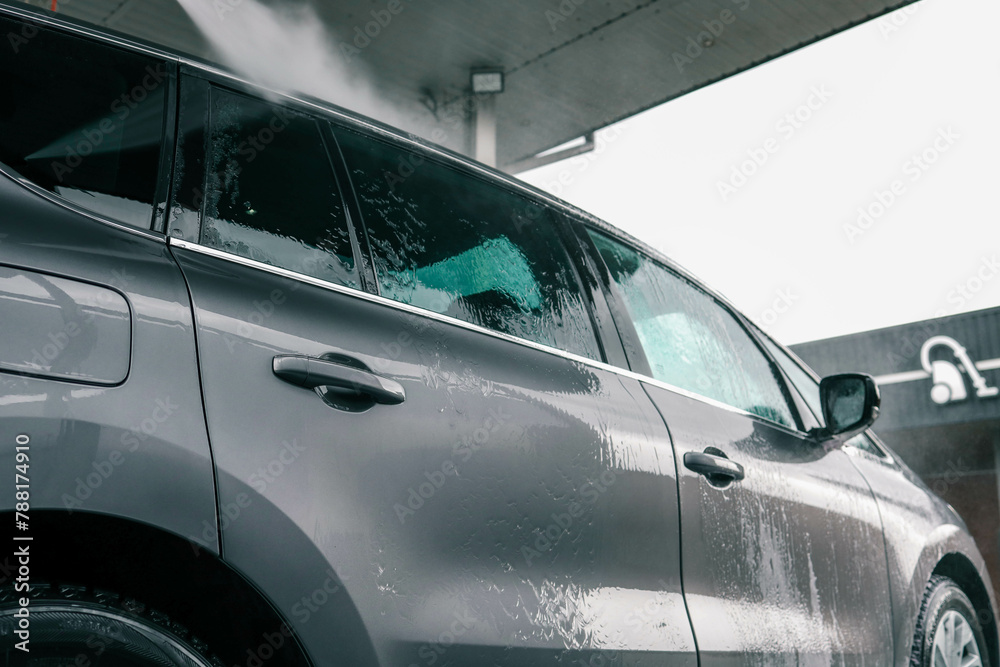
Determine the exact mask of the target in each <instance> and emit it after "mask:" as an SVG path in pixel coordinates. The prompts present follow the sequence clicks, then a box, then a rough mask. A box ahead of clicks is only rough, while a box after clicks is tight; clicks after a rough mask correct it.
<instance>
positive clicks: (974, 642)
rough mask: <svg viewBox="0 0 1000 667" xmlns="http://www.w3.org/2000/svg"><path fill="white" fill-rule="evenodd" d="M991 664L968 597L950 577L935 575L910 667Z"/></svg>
mask: <svg viewBox="0 0 1000 667" xmlns="http://www.w3.org/2000/svg"><path fill="white" fill-rule="evenodd" d="M976 657H978V658H979V662H976V661H975V658H976ZM990 664H991V663H990V660H989V655H988V654H987V651H986V640H985V638H984V637H983V630H982V628H981V627H980V625H979V619H978V618H977V615H976V610H975V607H973V606H972V602H971V601H969V597H968V596H967V595H966V594H965V593H963V592H962V589H961V588H959V587H958V584H956V583H955V582H954V581H952V580H951V579H949V578H948V577H943V576H940V575H934V576H933V577H931V579H930V581H929V582H928V583H927V588H926V589H925V591H924V598H923V601H922V603H921V605H920V613H919V615H918V616H917V627H916V632H915V635H914V639H913V652H912V653H911V654H910V667H950V666H951V665H963V666H966V665H967V666H968V667H973V666H974V665H980V666H981V667H989V666H990Z"/></svg>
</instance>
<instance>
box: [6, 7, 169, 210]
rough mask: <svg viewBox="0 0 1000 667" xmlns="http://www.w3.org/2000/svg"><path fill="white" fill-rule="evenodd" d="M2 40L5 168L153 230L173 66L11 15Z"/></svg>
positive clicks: (73, 199) (76, 201)
mask: <svg viewBox="0 0 1000 667" xmlns="http://www.w3.org/2000/svg"><path fill="white" fill-rule="evenodd" d="M0 35H3V48H0V90H3V94H2V95H0V162H2V163H3V164H4V165H6V166H7V167H9V168H10V169H12V170H14V171H15V172H17V173H18V174H19V175H20V176H22V177H23V178H25V179H27V180H29V181H31V182H32V183H34V184H35V185H38V186H39V187H42V188H44V189H46V190H48V191H50V192H53V193H55V194H58V195H60V196H62V197H63V198H65V199H68V200H70V201H72V202H74V203H75V204H77V205H79V206H82V207H84V208H87V209H90V210H91V211H94V212H96V213H100V214H102V215H105V216H107V217H109V218H113V219H116V220H120V221H121V222H125V223H128V224H130V225H134V226H137V227H142V228H147V229H148V228H149V227H150V225H151V223H152V214H153V200H154V198H155V191H156V175H157V168H158V165H159V157H160V149H161V146H162V142H163V127H164V123H163V118H164V110H165V108H166V99H167V94H166V89H167V79H168V72H167V69H166V65H165V64H164V63H163V62H161V61H157V60H154V59H152V58H148V57H145V56H141V55H138V54H134V53H130V52H128V51H124V50H120V49H115V48H112V47H108V46H104V45H103V44H99V43H95V42H93V41H90V40H85V39H80V38H78V37H71V36H69V35H64V34H62V33H59V32H56V31H53V30H48V29H46V28H39V27H37V26H33V25H30V24H27V23H22V22H20V21H14V20H11V19H7V18H0Z"/></svg>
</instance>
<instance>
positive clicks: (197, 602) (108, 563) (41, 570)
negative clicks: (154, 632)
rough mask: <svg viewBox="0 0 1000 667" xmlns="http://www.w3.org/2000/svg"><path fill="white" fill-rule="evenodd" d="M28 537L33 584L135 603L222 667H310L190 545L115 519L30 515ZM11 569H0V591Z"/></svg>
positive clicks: (269, 613)
mask: <svg viewBox="0 0 1000 667" xmlns="http://www.w3.org/2000/svg"><path fill="white" fill-rule="evenodd" d="M0 522H3V524H4V525H8V526H13V525H14V517H13V513H12V512H0ZM31 534H32V536H33V540H32V541H31V542H30V549H31V560H30V581H31V582H32V583H35V582H43V581H44V582H46V583H49V584H53V585H59V584H70V585H86V586H88V587H93V588H95V589H102V590H107V591H110V592H114V593H118V594H121V595H122V596H126V597H131V598H134V599H135V600H137V601H138V602H140V603H143V604H145V605H147V606H148V607H149V608H150V609H155V610H156V611H158V612H161V613H163V614H166V615H167V616H168V617H170V618H171V619H173V620H174V621H176V622H179V623H181V624H183V625H184V626H185V627H186V628H187V629H188V630H190V631H191V634H192V635H194V636H197V637H198V638H199V639H201V640H203V641H205V642H206V643H208V645H209V646H210V647H211V648H212V651H213V652H214V653H216V654H218V656H219V657H220V658H223V659H224V662H225V664H227V665H237V666H243V665H257V664H261V663H266V664H267V665H268V666H269V667H271V666H274V667H309V666H311V665H313V662H312V661H311V660H310V658H309V656H308V654H307V652H306V650H305V649H304V647H303V646H302V644H301V642H300V640H299V638H298V637H297V633H296V632H295V629H294V626H293V624H292V623H289V622H288V620H287V619H285V618H284V617H283V616H282V614H281V613H280V612H279V611H278V610H277V608H276V607H275V605H274V604H272V603H271V601H270V600H268V599H267V598H266V596H264V595H263V594H262V593H261V592H260V591H259V590H257V588H256V587H255V586H254V585H253V584H252V583H251V582H249V581H248V580H247V579H246V578H245V577H244V576H243V575H241V574H240V573H239V572H237V571H236V570H235V569H233V568H232V567H230V566H229V565H227V564H226V563H225V562H224V561H223V560H221V559H220V558H219V557H218V556H217V555H215V554H214V553H212V552H210V551H208V550H207V549H204V548H203V547H200V546H199V545H196V544H195V543H194V542H193V541H189V540H186V539H184V538H182V537H179V536H178V535H175V534H173V533H170V532H167V531H164V530H162V529H160V528H157V527H155V526H151V525H149V524H145V523H141V522H137V521H134V520H129V519H125V518H121V517H117V516H112V515H107V514H99V513H94V512H85V511H77V512H66V511H61V510H42V509H38V510H32V512H31ZM16 570H17V568H16V567H11V563H10V562H0V586H5V585H8V584H9V583H11V581H12V580H13V579H14V577H16V576H17V574H16ZM151 572H153V573H155V574H156V576H150V573H151ZM254 656H256V657H257V658H258V659H257V660H252V657H254Z"/></svg>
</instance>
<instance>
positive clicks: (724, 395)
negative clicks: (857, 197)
mask: <svg viewBox="0 0 1000 667" xmlns="http://www.w3.org/2000/svg"><path fill="white" fill-rule="evenodd" d="M587 236H588V237H589V239H590V241H591V242H592V243H593V251H594V252H595V254H596V255H598V256H599V257H600V258H601V259H602V260H603V263H604V267H605V268H606V269H607V272H608V276H609V282H610V283H611V285H612V293H613V294H614V297H615V301H614V302H615V303H617V304H618V306H617V307H618V308H619V315H618V319H619V320H620V321H624V322H625V326H624V327H623V338H624V339H626V340H631V341H633V343H632V344H630V345H626V347H627V349H630V350H632V352H633V354H632V358H633V361H634V364H635V365H636V367H637V368H638V369H639V370H640V371H641V372H643V373H644V374H648V375H649V379H646V380H644V381H643V386H644V388H645V390H646V392H647V393H648V394H649V396H650V398H652V400H653V402H654V403H655V404H656V406H657V408H658V409H659V411H660V413H661V414H662V416H663V419H664V421H665V422H666V424H667V426H668V428H669V430H670V435H671V438H672V441H673V445H674V453H675V457H676V460H677V462H678V479H679V489H680V509H681V528H682V562H683V571H682V575H683V581H684V590H685V598H686V600H687V604H688V609H689V611H690V614H691V621H692V625H693V627H694V632H695V637H696V639H697V642H698V651H699V657H700V662H701V665H703V666H708V665H760V664H768V665H772V664H775V665H778V664H789V665H792V664H824V665H826V664H848V665H860V664H889V663H890V662H891V656H892V632H891V627H892V626H891V604H890V599H889V592H888V578H887V572H886V558H885V547H884V542H883V537H882V528H881V521H880V518H879V513H878V509H877V507H876V504H875V500H874V498H873V496H872V494H871V491H870V489H869V488H868V486H867V484H866V482H865V480H864V479H863V477H862V476H861V475H860V474H859V473H858V471H857V470H856V469H855V468H854V466H853V465H852V464H851V460H850V458H849V457H848V456H847V455H846V454H845V453H844V452H843V451H841V450H837V449H834V450H832V451H828V450H827V448H824V447H822V446H820V445H817V444H816V443H815V442H813V441H812V440H811V439H810V438H809V437H808V436H807V435H806V433H805V432H804V430H805V429H804V427H803V425H802V422H801V421H800V420H799V418H798V414H797V410H796V407H795V405H794V404H793V403H792V402H791V400H790V396H791V395H790V394H789V393H788V392H787V390H786V389H785V387H784V386H783V383H782V381H781V379H780V375H779V373H778V372H777V370H776V368H775V367H774V366H773V364H772V363H771V361H770V360H769V359H768V358H767V356H766V355H765V354H764V353H763V351H762V350H761V349H760V348H759V347H758V345H757V344H756V343H755V341H754V340H753V338H752V337H751V336H750V335H749V333H748V332H747V330H746V329H745V328H744V326H743V325H742V324H741V322H740V320H739V319H738V318H737V317H736V316H735V315H734V314H733V313H732V312H731V311H729V309H728V308H727V307H725V306H724V305H723V304H722V303H721V302H719V301H718V300H717V299H715V298H714V297H712V296H711V295H709V294H708V293H707V292H705V291H703V290H702V289H700V288H699V287H698V286H697V285H695V284H694V283H693V282H691V281H689V280H687V279H685V278H683V277H681V276H680V275H679V274H677V273H676V272H674V271H672V270H670V269H669V268H667V267H666V266H665V265H663V264H662V263H660V262H658V261H656V260H655V259H653V258H651V257H650V256H648V255H646V254H643V253H641V252H639V251H637V250H635V249H634V248H632V247H630V246H629V245H627V244H626V243H623V242H621V241H619V240H617V239H615V238H613V237H611V236H609V235H607V234H605V233H602V232H601V231H598V230H593V229H592V230H590V231H588V232H587ZM734 464H735V466H734ZM737 466H738V467H737ZM734 471H736V472H735V473H734Z"/></svg>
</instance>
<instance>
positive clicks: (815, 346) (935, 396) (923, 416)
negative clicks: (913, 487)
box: [792, 308, 1000, 431]
mask: <svg viewBox="0 0 1000 667" xmlns="http://www.w3.org/2000/svg"><path fill="white" fill-rule="evenodd" d="M792 349H793V350H794V351H795V352H796V353H797V354H799V356H801V357H802V359H803V360H804V361H805V362H806V363H808V364H810V365H811V366H812V367H813V368H814V369H815V370H816V371H817V372H818V373H819V374H820V375H830V374H832V373H836V372H850V371H861V372H865V373H870V374H871V375H873V376H875V380H876V381H877V382H878V384H879V388H880V389H881V391H882V413H881V415H880V416H879V423H878V424H877V426H876V431H878V430H879V429H882V430H886V429H888V430H892V429H898V428H913V427H922V426H930V425H934V424H946V423H960V422H971V421H980V420H987V421H998V422H1000V308H991V309H987V310H979V311H974V312H971V313H961V314H958V315H952V316H950V317H943V318H939V319H935V320H926V321H923V322H914V323H912V324H904V325H901V326H897V327H889V328H887V329H879V330H876V331H867V332H864V333H858V334H852V335H849V336H841V337H838V338H831V339H827V340H820V341H815V342H812V343H803V344H801V345H795V346H793V348H792Z"/></svg>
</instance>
